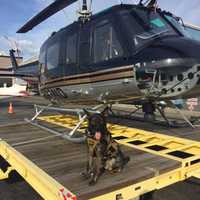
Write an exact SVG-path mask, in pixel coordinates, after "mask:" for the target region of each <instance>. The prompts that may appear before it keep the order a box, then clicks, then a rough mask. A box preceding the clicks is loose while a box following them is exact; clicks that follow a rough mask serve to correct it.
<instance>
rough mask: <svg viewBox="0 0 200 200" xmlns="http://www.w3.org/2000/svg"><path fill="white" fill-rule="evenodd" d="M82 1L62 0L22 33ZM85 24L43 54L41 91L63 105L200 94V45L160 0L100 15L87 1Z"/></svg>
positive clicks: (150, 108)
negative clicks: (159, 4) (161, 6)
mask: <svg viewBox="0 0 200 200" xmlns="http://www.w3.org/2000/svg"><path fill="white" fill-rule="evenodd" d="M76 1H77V0H56V1H55V2H54V3H52V4H50V5H49V6H48V7H47V8H45V9H44V10H43V11H41V12H40V13H39V14H38V15H37V16H35V17H34V18H32V19H31V20H30V21H29V22H28V23H27V24H25V25H24V26H23V27H22V28H20V29H19V30H18V33H25V32H28V31H29V30H31V29H32V28H33V27H35V26H37V25H38V24H40V23H41V22H42V21H44V20H46V19H47V18H48V17H50V16H52V15H53V14H55V13H56V12H58V11H60V10H61V9H63V8H65V7H67V6H69V5H71V4H72V3H74V2H76ZM79 14H80V16H79V19H78V20H77V21H75V22H74V23H72V24H70V25H69V26H67V27H65V28H62V29H61V30H59V31H58V32H54V33H52V35H51V36H50V37H49V38H48V39H47V41H46V42H45V43H44V44H43V45H42V47H41V50H40V57H39V67H40V74H39V88H40V93H41V94H42V95H43V96H44V97H46V98H48V99H50V100H52V101H54V102H55V101H56V102H61V103H64V104H67V103H69V102H71V103H75V104H77V103H84V104H85V103H89V104H91V103H102V102H103V103H111V104H112V103H115V102H119V101H131V102H133V103H136V102H137V103H138V102H139V103H140V104H142V105H143V107H144V111H145V112H147V113H151V114H152V113H153V112H154V102H158V101H160V100H172V99H180V98H182V99H184V98H189V97H196V96H198V95H199V94H200V84H199V83H200V82H199V77H200V53H199V52H200V42H198V41H196V40H193V39H191V38H189V37H188V36H187V33H186V31H185V28H184V24H183V22H182V20H181V18H179V17H176V16H174V15H173V14H172V13H170V12H166V11H163V10H161V9H160V8H159V7H158V4H157V1H156V0H150V1H146V3H143V1H140V2H139V4H137V5H124V4H121V5H116V6H113V7H111V8H109V9H107V10H104V11H102V12H100V13H98V14H95V15H92V13H91V10H90V9H88V5H87V1H86V0H83V5H82V9H81V10H80V12H79Z"/></svg>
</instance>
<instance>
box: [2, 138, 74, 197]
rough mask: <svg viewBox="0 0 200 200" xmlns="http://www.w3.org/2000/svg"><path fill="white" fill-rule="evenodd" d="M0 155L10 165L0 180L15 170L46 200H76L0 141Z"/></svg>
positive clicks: (61, 186)
mask: <svg viewBox="0 0 200 200" xmlns="http://www.w3.org/2000/svg"><path fill="white" fill-rule="evenodd" d="M0 155H1V156H2V157H3V158H4V159H5V160H6V161H7V162H8V163H9V164H10V165H11V167H10V168H8V170H7V172H6V173H5V174H4V173H3V171H0V179H4V178H8V177H9V173H10V172H11V170H16V171H17V172H18V173H19V174H20V175H21V176H22V178H23V179H24V180H25V181H26V182H28V183H29V184H30V185H31V186H32V187H33V188H34V189H35V190H36V191H37V192H38V193H39V194H40V195H41V196H42V197H43V198H44V199H46V200H65V199H67V200H76V199H77V198H76V196H75V195H74V194H73V193H71V192H70V191H69V190H68V189H66V188H65V187H64V186H63V185H61V184H60V183H58V182H57V181H56V180H55V179H53V178H52V177H50V176H49V175H48V174H47V173H45V172H44V171H43V170H41V169H40V168H39V167H37V166H36V165H35V164H34V163H32V162H31V161H30V160H28V159H27V158H26V157H24V156H23V155H22V154H21V153H19V152H18V151H16V150H15V149H14V148H12V147H11V146H9V145H8V144H7V143H6V142H4V141H3V140H0Z"/></svg>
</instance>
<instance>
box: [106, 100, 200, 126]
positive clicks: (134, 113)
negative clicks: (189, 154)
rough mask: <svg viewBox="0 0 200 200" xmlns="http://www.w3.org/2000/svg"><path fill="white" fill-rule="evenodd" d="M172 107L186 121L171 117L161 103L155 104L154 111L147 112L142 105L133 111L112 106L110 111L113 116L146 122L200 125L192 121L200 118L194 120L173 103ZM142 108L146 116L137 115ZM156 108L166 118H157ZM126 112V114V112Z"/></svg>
mask: <svg viewBox="0 0 200 200" xmlns="http://www.w3.org/2000/svg"><path fill="white" fill-rule="evenodd" d="M171 104H172V103H171ZM171 107H173V108H174V109H175V110H176V111H177V112H178V113H179V114H180V116H181V118H182V120H184V122H180V121H177V120H172V119H169V118H168V117H167V116H166V114H165V111H164V107H163V106H160V105H155V110H153V111H152V112H147V113H145V112H144V108H143V107H142V106H136V109H135V110H134V111H132V112H131V113H128V111H122V110H118V109H115V110H114V109H112V108H111V109H112V112H109V113H110V116H112V117H122V118H126V119H131V120H136V121H141V122H144V121H145V122H149V123H153V124H156V125H160V126H167V127H171V128H181V127H186V126H188V125H189V126H190V127H192V128H196V127H199V126H200V125H195V124H193V123H192V121H198V120H199V119H196V118H195V119H194V120H192V119H191V120H190V119H188V118H187V116H186V115H185V114H184V113H183V112H182V111H181V110H180V109H179V108H177V107H176V106H175V105H174V104H173V106H172V105H171ZM141 110H142V111H143V112H144V116H141V117H140V116H138V115H137V113H138V112H139V111H141ZM156 110H157V111H158V112H159V113H160V116H161V117H162V119H164V120H158V119H156V117H155V111H156ZM124 112H125V114H124ZM199 121H200V120H199Z"/></svg>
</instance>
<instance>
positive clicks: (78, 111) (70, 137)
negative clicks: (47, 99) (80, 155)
mask: <svg viewBox="0 0 200 200" xmlns="http://www.w3.org/2000/svg"><path fill="white" fill-rule="evenodd" d="M103 106H107V105H106V104H100V105H97V106H95V107H94V108H91V109H90V111H91V112H98V109H99V108H101V107H103ZM34 107H35V115H34V116H33V117H32V119H31V120H29V119H26V118H25V119H24V120H25V121H26V122H28V123H30V124H31V125H33V126H36V127H38V128H41V129H43V130H45V131H48V132H50V133H53V134H55V135H56V136H60V137H62V138H64V139H67V140H69V141H70V142H74V143H82V142H84V141H85V139H86V136H85V135H81V136H79V137H76V135H75V134H76V132H77V130H78V129H79V128H80V127H81V125H82V124H83V123H84V121H85V120H86V118H87V115H86V114H84V110H83V109H70V108H60V107H52V104H49V105H48V106H41V105H36V104H35V105H34ZM45 110H49V111H60V112H66V113H75V114H77V115H78V117H79V121H78V122H77V124H76V126H75V127H73V129H72V130H71V131H70V132H69V133H64V134H63V133H60V132H58V131H55V130H53V129H50V128H48V127H46V126H44V125H41V124H38V123H37V121H36V120H37V119H38V118H39V116H40V115H41V114H42V113H43V112H44V111H45Z"/></svg>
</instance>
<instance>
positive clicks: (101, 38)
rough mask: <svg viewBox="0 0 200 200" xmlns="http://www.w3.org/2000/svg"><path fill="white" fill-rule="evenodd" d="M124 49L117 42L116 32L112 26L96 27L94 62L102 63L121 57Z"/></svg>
mask: <svg viewBox="0 0 200 200" xmlns="http://www.w3.org/2000/svg"><path fill="white" fill-rule="evenodd" d="M122 55H123V49H122V47H121V45H120V43H119V41H118V40H117V36H116V33H115V30H114V29H113V27H112V26H111V25H110V24H105V25H102V26H99V27H96V29H95V31H94V61H95V63H97V62H102V61H106V60H109V59H112V58H117V57H121V56H122Z"/></svg>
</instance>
